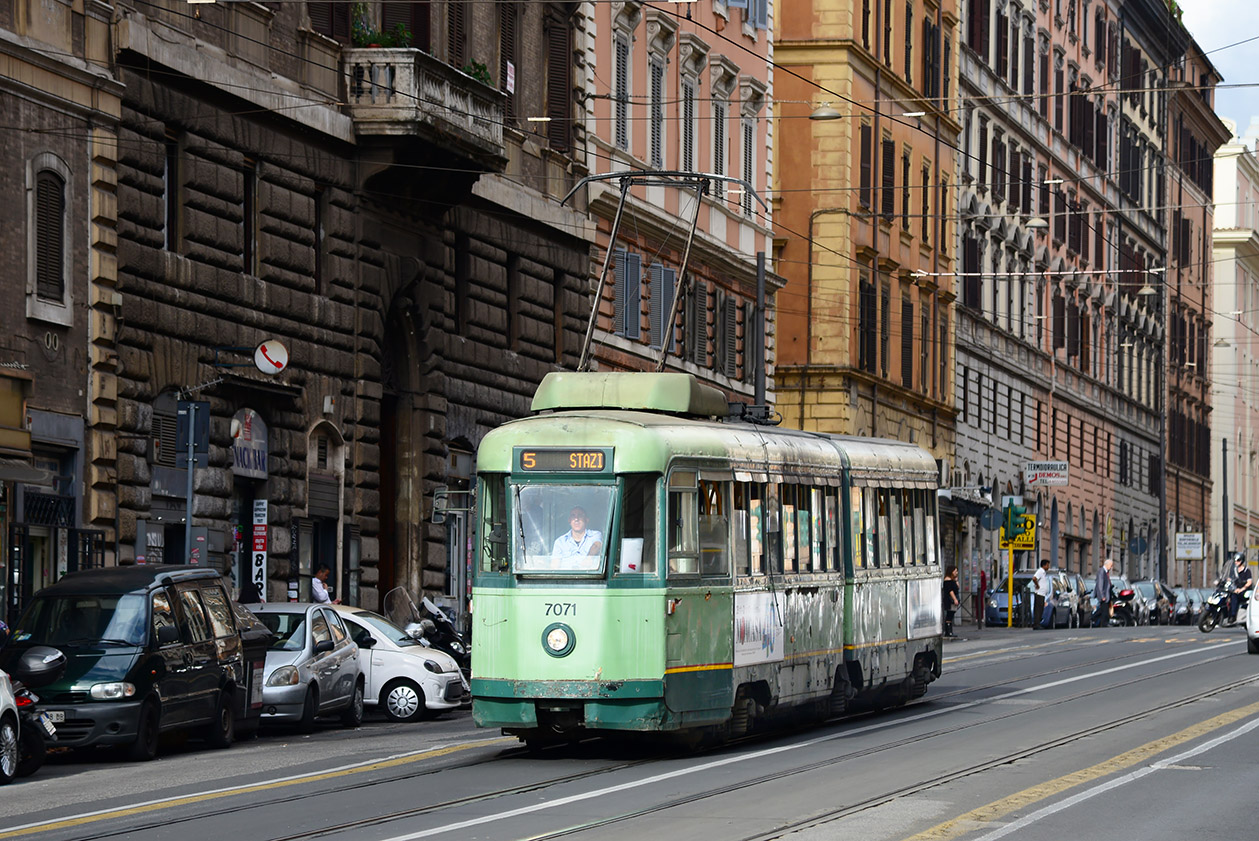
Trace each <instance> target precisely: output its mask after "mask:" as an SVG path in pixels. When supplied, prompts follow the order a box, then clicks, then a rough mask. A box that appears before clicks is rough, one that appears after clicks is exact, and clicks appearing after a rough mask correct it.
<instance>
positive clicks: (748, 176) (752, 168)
mask: <svg viewBox="0 0 1259 841" xmlns="http://www.w3.org/2000/svg"><path fill="white" fill-rule="evenodd" d="M743 180H744V181H745V182H747V186H745V187H743V189H742V195H741V198H740V201H739V204H740V206H741V207H742V209H743V215H744V216H752V212H753V210H754V208H753V199H752V193H751V192H750V189H751V190H754V189H756V123H755V122H754V121H752V120H744V121H743Z"/></svg>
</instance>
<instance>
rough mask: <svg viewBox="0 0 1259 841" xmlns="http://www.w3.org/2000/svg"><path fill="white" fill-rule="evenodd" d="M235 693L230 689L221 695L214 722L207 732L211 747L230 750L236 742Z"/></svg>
mask: <svg viewBox="0 0 1259 841" xmlns="http://www.w3.org/2000/svg"><path fill="white" fill-rule="evenodd" d="M234 695H235V691H234V690H233V689H232V688H231V687H228V688H227V689H224V690H223V691H222V692H220V693H219V704H218V709H216V710H215V712H214V720H213V721H211V722H210V727H209V729H208V730H207V731H206V740H207V741H208V742H209V743H210V746H211V747H215V748H219V749H222V748H229V747H231V746H232V742H234V741H236V712H235V710H234V709H233V708H232V707H233V705H232V698H233V696H234Z"/></svg>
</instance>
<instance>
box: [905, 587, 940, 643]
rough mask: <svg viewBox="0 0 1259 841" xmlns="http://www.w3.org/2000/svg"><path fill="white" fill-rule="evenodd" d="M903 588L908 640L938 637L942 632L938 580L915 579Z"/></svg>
mask: <svg viewBox="0 0 1259 841" xmlns="http://www.w3.org/2000/svg"><path fill="white" fill-rule="evenodd" d="M907 584H908V585H909V586H907V587H906V588H905V600H906V601H907V604H906V606H905V615H906V616H907V617H908V619H909V638H910V639H911V640H916V639H921V638H923V637H932V636H938V635H939V634H941V633H943V632H944V624H943V621H942V619H943V617H942V616H941V605H942V604H943V597H942V595H941V590H940V579H939V578H916V579H912V580H910V581H908V582H907Z"/></svg>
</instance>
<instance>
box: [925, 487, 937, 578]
mask: <svg viewBox="0 0 1259 841" xmlns="http://www.w3.org/2000/svg"><path fill="white" fill-rule="evenodd" d="M928 493H929V494H931V496H930V497H928V499H927V518H926V519H927V526H926V543H927V563H928V564H931V565H933V566H934V565H935V564H937V563H939V559H938V558H937V557H936V518H935V510H936V499H935V491H928Z"/></svg>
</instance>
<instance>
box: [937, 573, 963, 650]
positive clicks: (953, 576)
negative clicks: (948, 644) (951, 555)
mask: <svg viewBox="0 0 1259 841" xmlns="http://www.w3.org/2000/svg"><path fill="white" fill-rule="evenodd" d="M960 593H961V590H960V589H959V588H958V586H957V567H956V566H955V565H950V566H949V567H948V568H947V569H946V570H945V571H944V584H943V586H942V587H941V594H942V595H943V597H944V637H945V639H954V638H955V637H954V636H953V616H954V614H956V613H957V609H958V608H959V607H961V604H962V600H961V598H960Z"/></svg>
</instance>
